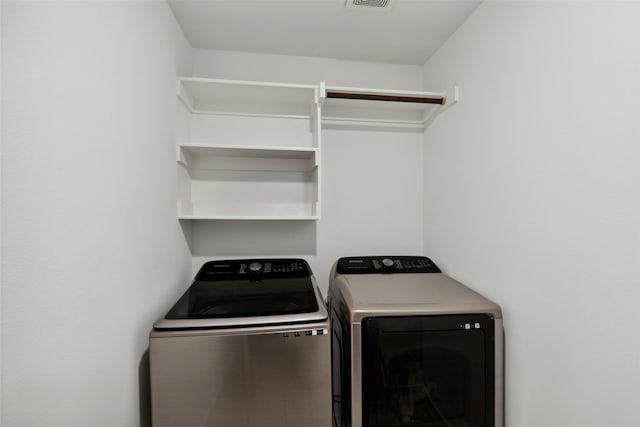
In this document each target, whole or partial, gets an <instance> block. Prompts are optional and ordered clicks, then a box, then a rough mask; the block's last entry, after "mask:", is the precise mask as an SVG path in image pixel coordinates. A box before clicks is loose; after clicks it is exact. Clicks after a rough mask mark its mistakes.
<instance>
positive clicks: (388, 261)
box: [382, 258, 396, 267]
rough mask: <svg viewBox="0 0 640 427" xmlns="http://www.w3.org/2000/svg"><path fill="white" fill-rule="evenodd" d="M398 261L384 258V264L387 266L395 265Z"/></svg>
mask: <svg viewBox="0 0 640 427" xmlns="http://www.w3.org/2000/svg"><path fill="white" fill-rule="evenodd" d="M395 264H396V263H395V262H393V260H392V259H391V258H384V259H383V260H382V265H384V266H385V267H393V266H394V265H395Z"/></svg>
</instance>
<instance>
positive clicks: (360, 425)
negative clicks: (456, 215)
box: [328, 256, 504, 427]
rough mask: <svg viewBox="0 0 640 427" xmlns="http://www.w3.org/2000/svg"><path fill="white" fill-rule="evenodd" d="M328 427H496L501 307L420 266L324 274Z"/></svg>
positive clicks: (340, 268)
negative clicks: (329, 380) (328, 323)
mask: <svg viewBox="0 0 640 427" xmlns="http://www.w3.org/2000/svg"><path fill="white" fill-rule="evenodd" d="M328 306H329V312H330V316H331V322H332V331H331V334H332V372H333V386H332V389H333V425H334V426H338V427H347V426H350V427H404V426H411V427H441V426H442V427H503V426H504V414H503V413H504V391H503V390H504V387H503V383H504V367H503V365H504V364H503V352H504V345H503V342H504V338H503V337H504V334H503V327H502V313H501V309H500V307H499V306H498V305H497V304H495V303H493V302H491V301H489V300H488V299H486V298H484V297H483V296H482V295H480V294H478V293H477V292H474V291H473V290H471V289H469V288H468V287H466V286H464V285H463V284H461V283H459V282H457V281H456V280H454V279H452V278H450V277H448V276H446V275H444V274H442V272H441V271H440V269H439V268H438V267H437V266H436V265H435V264H434V263H433V262H432V261H431V260H430V259H429V258H425V257H417V256H412V257H406V256H388V257H383V256H380V257H349V258H341V259H339V260H338V261H337V262H336V263H335V265H334V267H333V271H332V273H331V278H330V285H329V294H328Z"/></svg>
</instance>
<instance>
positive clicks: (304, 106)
mask: <svg viewBox="0 0 640 427" xmlns="http://www.w3.org/2000/svg"><path fill="white" fill-rule="evenodd" d="M317 92H318V88H317V86H313V85H299V84H285V83H270V82H255V81H243V80H222V79H208V78H199V77H178V86H177V95H178V97H179V98H180V99H181V100H182V102H183V103H184V104H185V105H186V107H187V108H188V109H189V111H190V112H192V113H200V114H227V115H229V114H231V115H249V116H267V117H268V116H276V117H292V118H296V117H300V118H309V117H311V116H312V109H311V107H312V106H314V105H315V104H316V103H317V98H318V97H317Z"/></svg>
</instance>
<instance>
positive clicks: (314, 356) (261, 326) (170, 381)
mask: <svg viewBox="0 0 640 427" xmlns="http://www.w3.org/2000/svg"><path fill="white" fill-rule="evenodd" d="M149 357H150V367H151V412H152V425H153V427H286V426H290V427H300V426H308V427H329V426H330V425H331V401H330V399H331V369H330V364H331V355H330V338H329V319H328V315H327V310H326V307H325V304H324V301H323V299H322V296H321V294H320V291H319V289H318V287H317V285H316V283H315V279H314V277H313V274H312V273H311V269H310V267H309V265H308V264H307V263H306V262H305V261H304V260H302V259H258V260H253V259H252V260H249V259H244V260H225V261H211V262H208V263H206V264H204V266H203V267H202V268H201V269H200V271H199V272H198V274H197V275H196V277H195V280H194V281H193V283H192V284H191V286H190V287H189V289H188V290H187V291H186V292H185V293H184V295H183V296H182V297H181V298H180V299H179V300H178V302H177V303H176V304H175V305H174V307H173V308H172V309H171V310H170V311H169V312H168V313H167V315H166V316H165V317H164V318H163V319H161V320H159V321H157V322H156V323H155V324H154V326H153V330H152V331H151V333H150V337H149Z"/></svg>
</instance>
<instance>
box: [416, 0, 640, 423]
mask: <svg viewBox="0 0 640 427" xmlns="http://www.w3.org/2000/svg"><path fill="white" fill-rule="evenodd" d="M639 22H640V3H637V2H527V1H524V2H497V1H487V2H484V3H483V4H482V5H481V6H480V7H479V9H478V10H477V11H476V12H475V14H474V15H472V16H471V17H470V19H469V20H468V21H467V22H466V23H465V24H464V25H463V26H462V27H461V28H460V29H459V31H458V32H457V33H456V34H455V35H454V36H453V37H452V38H451V39H450V40H449V41H448V42H447V43H446V45H445V46H444V47H443V48H442V49H441V50H440V51H439V52H438V53H437V54H436V55H435V56H434V57H432V59H430V60H429V61H428V62H427V64H426V66H425V86H426V87H430V86H436V87H440V86H442V85H445V87H446V86H447V85H449V84H451V83H453V82H454V81H458V83H459V85H460V91H461V100H460V102H459V103H458V104H457V105H456V106H455V107H453V108H452V109H450V110H449V111H448V112H447V113H445V114H443V115H441V116H440V117H439V118H437V119H436V121H435V122H434V124H433V125H432V126H431V127H430V128H429V130H428V131H427V133H426V137H425V141H426V142H425V144H426V145H425V166H424V167H425V172H424V182H425V187H424V188H425V191H424V195H425V196H424V210H425V222H424V229H425V230H424V247H425V253H426V254H428V255H430V256H432V257H433V258H434V259H435V261H436V262H437V263H438V264H439V265H440V266H441V267H442V268H443V269H444V270H445V271H446V272H447V273H449V274H451V275H452V276H454V277H456V278H458V279H459V280H461V281H463V282H465V283H467V284H469V285H470V286H472V287H474V288H476V289H477V290H479V291H480V292H482V293H484V294H485V295H487V296H489V297H491V298H493V299H494V300H496V301H497V302H498V303H500V304H501V305H502V307H503V309H504V315H505V325H506V342H507V353H506V358H507V366H506V368H507V384H506V387H507V392H506V395H507V425H509V426H517V427H541V426H563V427H568V426H575V427H588V426H593V427H602V426H608V427H631V426H637V425H640V412H639V411H638V402H639V401H638V396H640V339H638V336H639V334H638V331H637V330H636V326H637V325H638V324H640V310H638V307H637V306H638V301H640V270H639V269H638V264H639V262H640V221H639V219H640V190H639V189H640V186H639V185H638V184H639V183H640V167H639V165H640V144H639V141H640V121H639V120H638V111H640V26H638V23H639Z"/></svg>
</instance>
